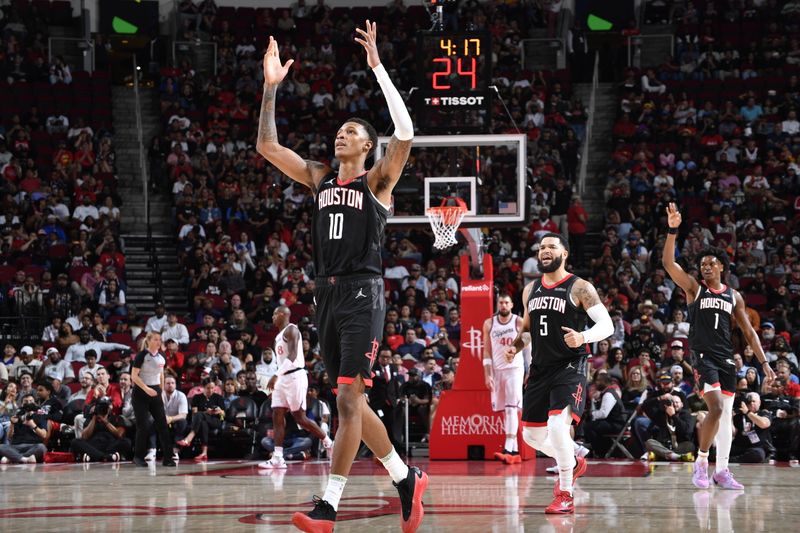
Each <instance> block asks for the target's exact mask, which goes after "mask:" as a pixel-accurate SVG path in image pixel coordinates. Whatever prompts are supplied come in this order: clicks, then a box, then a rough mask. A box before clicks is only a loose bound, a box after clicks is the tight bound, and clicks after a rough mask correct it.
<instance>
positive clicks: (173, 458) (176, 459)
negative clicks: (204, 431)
mask: <svg viewBox="0 0 800 533" xmlns="http://www.w3.org/2000/svg"><path fill="white" fill-rule="evenodd" d="M180 458H181V456H180V454H179V453H178V452H172V460H173V461H178V460H180Z"/></svg>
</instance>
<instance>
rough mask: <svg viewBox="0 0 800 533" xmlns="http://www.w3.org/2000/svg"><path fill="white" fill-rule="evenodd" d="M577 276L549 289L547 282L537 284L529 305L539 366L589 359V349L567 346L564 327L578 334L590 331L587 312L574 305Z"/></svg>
mask: <svg viewBox="0 0 800 533" xmlns="http://www.w3.org/2000/svg"><path fill="white" fill-rule="evenodd" d="M579 279H580V278H578V277H577V276H575V275H573V274H567V276H566V277H565V278H564V279H562V280H561V281H559V282H558V283H556V284H555V285H551V286H547V285H545V283H544V280H542V279H538V280H536V281H534V282H533V286H532V287H531V293H530V295H529V296H528V301H527V303H526V306H527V309H528V317H529V319H530V332H531V352H532V353H531V356H532V364H533V365H535V366H539V367H541V366H550V365H557V364H559V363H562V362H566V361H573V360H575V359H578V358H580V357H584V356H585V355H587V351H586V347H585V346H579V347H578V348H570V347H569V346H567V343H565V342H564V331H563V330H562V329H561V326H565V327H568V328H572V329H574V330H575V331H579V332H580V331H583V330H584V329H586V311H584V310H583V309H581V308H580V307H578V306H576V305H575V304H574V303H572V298H570V291H572V285H574V284H575V282H576V281H577V280H579Z"/></svg>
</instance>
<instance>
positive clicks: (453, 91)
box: [417, 32, 492, 131]
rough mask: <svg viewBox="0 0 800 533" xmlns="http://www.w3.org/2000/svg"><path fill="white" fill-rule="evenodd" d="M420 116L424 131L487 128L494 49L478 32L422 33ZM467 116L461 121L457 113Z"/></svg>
mask: <svg viewBox="0 0 800 533" xmlns="http://www.w3.org/2000/svg"><path fill="white" fill-rule="evenodd" d="M417 73H418V76H417V78H418V79H417V87H418V93H417V94H418V96H417V112H418V113H422V114H423V115H424V116H425V120H426V122H427V123H426V124H424V125H423V124H421V126H423V127H425V129H431V130H433V129H436V127H437V126H441V127H452V126H453V125H455V124H457V125H458V126H459V127H460V129H461V131H468V130H471V131H477V130H480V129H483V128H485V127H488V122H487V120H488V118H487V115H488V111H489V109H490V104H491V102H490V89H489V85H490V83H491V79H492V45H491V40H490V37H489V35H488V34H486V33H478V32H463V33H442V32H421V33H420V34H419V36H418V38H417ZM458 111H461V112H463V113H465V114H464V115H462V116H461V117H458V116H457V112H458Z"/></svg>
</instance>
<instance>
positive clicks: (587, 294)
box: [561, 279, 614, 348]
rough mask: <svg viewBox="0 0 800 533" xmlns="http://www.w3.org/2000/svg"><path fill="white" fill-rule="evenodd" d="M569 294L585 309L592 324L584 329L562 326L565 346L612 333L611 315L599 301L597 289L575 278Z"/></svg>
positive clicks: (595, 339) (582, 342) (579, 344)
mask: <svg viewBox="0 0 800 533" xmlns="http://www.w3.org/2000/svg"><path fill="white" fill-rule="evenodd" d="M570 296H571V297H572V301H573V302H575V303H576V304H577V305H579V306H580V307H581V308H583V310H584V311H586V314H587V315H589V318H591V319H592V321H593V322H594V325H593V326H592V327H591V328H589V329H587V330H586V331H575V330H574V329H570V328H567V327H563V326H562V327H561V329H562V330H564V342H566V343H567V346H569V347H570V348H577V347H578V346H581V345H582V344H586V343H587V342H597V341H601V340H603V339H607V338H608V337H610V336H611V334H612V333H614V323H613V322H612V321H611V315H609V314H608V309H606V306H604V305H603V303H602V302H601V301H600V296H598V295H597V290H596V289H595V288H594V286H593V285H592V284H591V283H589V282H588V281H586V280H583V279H579V280H577V281H576V282H575V283H573V284H572V291H571V293H570Z"/></svg>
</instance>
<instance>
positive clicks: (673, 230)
mask: <svg viewBox="0 0 800 533" xmlns="http://www.w3.org/2000/svg"><path fill="white" fill-rule="evenodd" d="M667 233H669V234H670V235H677V234H678V228H669V229H668V230H667Z"/></svg>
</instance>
